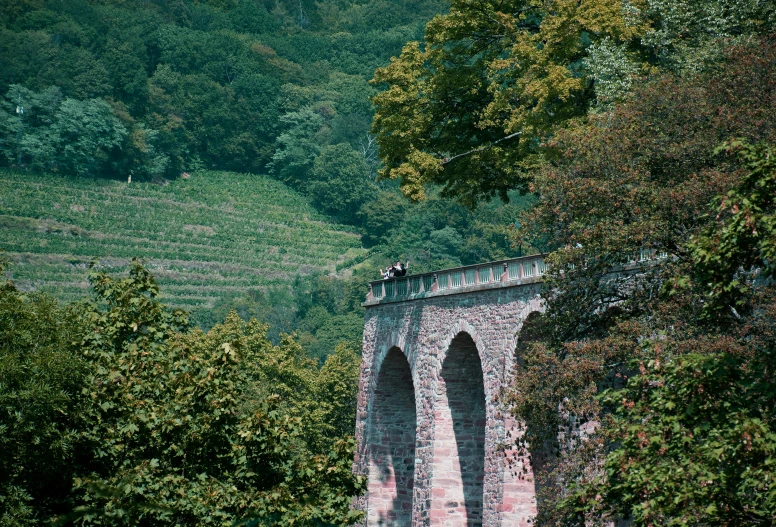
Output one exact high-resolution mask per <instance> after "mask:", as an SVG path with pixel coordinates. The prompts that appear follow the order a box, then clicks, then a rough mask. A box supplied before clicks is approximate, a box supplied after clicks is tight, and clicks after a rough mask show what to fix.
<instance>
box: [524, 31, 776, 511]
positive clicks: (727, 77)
mask: <svg viewBox="0 0 776 527" xmlns="http://www.w3.org/2000/svg"><path fill="white" fill-rule="evenodd" d="M774 56H776V47H775V46H774V41H773V39H772V38H762V39H755V40H753V41H752V42H748V43H744V44H741V45H736V46H732V47H731V48H729V49H727V50H726V51H725V53H724V59H723V60H721V61H720V62H718V63H717V64H716V66H715V67H714V68H713V70H712V71H710V72H708V73H702V74H688V75H684V76H681V77H677V76H675V75H670V74H665V75H661V76H658V77H657V78H654V79H652V80H651V82H648V83H646V84H643V85H639V86H637V87H635V88H634V92H633V96H632V97H629V98H627V100H625V101H624V102H622V103H620V104H617V105H616V106H615V107H613V108H612V109H611V110H610V111H607V112H602V113H600V114H599V115H597V116H595V117H592V118H590V122H589V123H588V124H585V125H578V126H574V127H569V128H568V129H566V130H563V131H559V132H558V133H557V134H556V135H555V137H554V139H553V140H552V141H550V142H549V143H548V146H549V150H548V154H549V155H548V159H549V160H550V161H551V162H550V163H548V165H547V166H546V167H545V168H544V169H543V170H541V171H539V172H538V173H537V175H536V178H535V180H534V183H533V189H534V190H535V191H536V193H537V202H536V206H535V207H534V208H533V209H532V210H530V211H529V212H528V213H527V214H526V215H525V216H524V218H523V221H524V225H526V227H524V228H523V229H522V232H523V233H524V234H525V235H527V236H528V238H529V239H534V240H546V241H549V243H550V247H551V248H552V249H554V252H553V254H552V255H551V256H550V258H549V259H550V261H551V262H552V263H553V266H552V268H551V269H552V271H551V274H550V275H549V277H548V282H547V288H548V291H552V293H551V294H550V296H549V301H548V306H547V307H548V309H547V312H546V314H545V315H544V316H543V317H540V319H539V320H538V323H537V327H536V328H535V329H534V331H535V332H536V333H537V334H538V335H539V337H538V339H537V340H536V341H534V342H528V343H527V344H526V345H525V346H523V347H521V348H520V349H519V350H518V353H519V355H520V358H521V362H522V364H523V369H522V370H521V374H520V375H518V376H516V379H515V391H514V393H513V403H514V410H515V412H516V413H517V414H518V415H520V416H522V417H524V418H525V419H527V420H528V423H529V426H528V428H527V436H526V437H527V438H528V443H529V444H532V445H547V447H548V448H547V449H545V450H544V451H538V452H536V453H535V455H536V456H537V459H543V463H544V464H543V467H544V469H545V470H546V471H547V472H546V473H544V474H543V475H540V479H541V480H542V481H543V483H544V485H543V487H542V492H543V499H542V501H541V505H542V506H541V508H540V514H539V517H538V521H539V523H540V524H542V525H590V524H599V523H606V522H607V521H612V520H613V519H616V518H618V517H619V518H626V519H630V520H632V521H633V522H634V524H635V525H734V524H758V522H764V523H769V522H772V519H773V515H774V514H775V513H776V508H775V506H776V505H775V503H774V501H773V498H772V496H773V485H772V484H771V483H770V479H769V478H772V468H771V463H772V455H773V454H772V453H773V451H774V449H775V448H776V441H774V437H775V436H774V435H773V417H772V416H771V415H770V414H769V413H768V411H767V410H766V409H767V408H769V407H770V406H771V405H772V404H773V393H772V389H771V387H770V383H769V381H763V382H760V379H763V380H764V379H768V378H769V376H770V375H771V369H772V368H773V342H772V335H771V329H770V328H772V327H775V326H776V319H774V318H773V316H774V311H773V298H774V297H773V291H772V289H773V286H772V283H770V282H769V281H768V278H767V277H770V276H772V272H773V270H772V261H771V259H769V257H767V256H765V255H767V254H770V251H771V250H772V247H773V243H774V242H773V240H774V237H773V233H772V232H771V229H772V225H771V222H772V216H773V212H774V209H773V207H774V201H773V195H774V194H773V188H774V187H773V174H774V168H773V161H772V156H773V153H772V147H768V146H765V145H766V144H771V145H772V144H774V142H775V141H776V127H775V126H774V121H773V119H770V118H769V117H767V116H768V114H769V112H770V110H769V109H770V108H772V107H773V105H774V102H775V101H774V99H773V97H774V96H773V94H774V90H773V80H774V79H775V78H776V75H774V65H775V64H776V62H775V61H774ZM732 137H741V138H746V140H745V141H744V142H742V141H741V140H736V141H733V142H728V139H730V138H732ZM751 143H754V144H756V145H758V146H750V144H751ZM722 144H726V145H727V151H726V149H722V148H720V145H722ZM528 225H530V228H529V227H528ZM535 243H538V241H535ZM639 255H644V256H649V257H651V258H652V259H651V260H648V261H642V262H640V263H639V264H638V265H637V268H635V269H634V270H633V271H634V272H633V273H628V274H621V275H619V276H617V277H615V276H613V275H612V272H613V271H616V270H618V269H621V268H622V265H623V264H627V263H629V262H632V261H633V259H634V258H635V257H638V256H639ZM607 390H608V391H607ZM602 391H603V392H605V395H604V396H599V394H600V393H601V392H602ZM559 410H560V411H559ZM591 422H593V423H595V424H594V425H591V424H590V423H591ZM738 463H741V465H739V464H738ZM750 475H751V478H750Z"/></svg>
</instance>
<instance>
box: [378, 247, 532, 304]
mask: <svg viewBox="0 0 776 527" xmlns="http://www.w3.org/2000/svg"><path fill="white" fill-rule="evenodd" d="M544 256H545V255H544V254H537V255H533V256H523V257H520V258H512V259H509V260H500V261H497V262H488V263H484V264H477V265H467V266H464V267H455V268H453V269H444V270H442V271H435V272H433V273H424V274H418V275H410V276H403V277H400V278H387V279H383V280H374V281H372V282H369V293H367V297H366V300H367V302H369V301H371V300H383V299H397V300H398V299H403V298H407V299H409V298H413V297H415V296H418V295H422V294H423V293H435V292H437V291H449V290H454V289H464V288H469V287H474V286H481V285H486V284H495V283H499V282H501V283H503V282H509V281H518V280H524V279H528V278H537V277H540V276H541V275H543V274H544V273H546V272H547V264H546V263H545V262H544Z"/></svg>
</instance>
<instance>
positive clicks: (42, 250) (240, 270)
mask: <svg viewBox="0 0 776 527" xmlns="http://www.w3.org/2000/svg"><path fill="white" fill-rule="evenodd" d="M0 249H3V250H5V254H6V256H7V257H8V258H9V259H10V261H11V266H10V269H9V270H8V275H9V277H11V278H12V279H13V280H14V281H15V282H16V283H17V285H18V286H19V287H21V288H24V289H37V290H44V291H48V292H50V293H52V294H53V295H54V296H56V297H57V298H60V299H62V300H65V301H70V300H73V299H76V298H79V297H81V296H83V295H84V294H85V293H86V291H87V287H88V281H87V275H88V268H89V263H90V262H91V261H92V260H93V259H99V266H100V267H101V268H103V269H106V270H108V271H111V272H114V271H115V272H119V271H125V270H126V265H127V263H128V261H129V260H130V259H131V258H132V257H134V256H138V257H142V258H145V259H146V261H147V264H148V266H149V268H150V269H152V271H153V272H154V274H155V275H156V277H157V278H158V279H159V282H160V284H161V286H162V294H163V296H164V300H165V302H166V303H168V304H169V305H171V306H175V307H183V308H185V309H189V310H193V309H202V308H208V307H212V306H213V305H214V303H215V302H216V301H217V300H218V299H219V298H220V297H221V296H222V295H224V294H228V293H229V292H236V291H241V292H246V291H249V290H255V289H265V288H267V287H268V286H274V285H282V284H286V283H288V282H289V281H290V280H291V279H292V278H293V277H294V276H295V275H297V274H306V273H310V272H312V271H314V270H330V271H334V269H335V266H336V265H337V264H338V263H342V262H344V261H346V260H350V259H353V258H354V257H356V256H358V255H360V254H361V253H362V252H364V250H363V249H362V248H361V241H360V237H359V236H358V234H356V233H355V232H354V230H353V228H352V227H348V226H343V225H333V224H331V223H329V222H328V221H327V219H326V217H324V216H321V215H320V214H319V213H317V212H316V211H315V210H314V209H313V208H312V207H311V206H310V205H309V203H308V202H307V201H306V200H305V198H303V197H302V196H300V195H299V194H297V193H296V192H294V191H292V190H290V189H289V188H287V187H286V186H284V185H283V184H281V183H279V182H277V181H274V180H272V179H270V178H268V177H265V176H257V175H250V174H235V173H224V172H199V173H195V174H192V175H191V178H190V179H185V180H184V179H179V180H177V181H174V182H171V183H170V184H169V185H164V186H163V185H157V184H153V183H135V182H133V183H131V184H127V183H126V182H117V181H108V180H92V179H72V178H63V177H59V176H53V175H35V174H29V173H21V172H10V171H2V170H0Z"/></svg>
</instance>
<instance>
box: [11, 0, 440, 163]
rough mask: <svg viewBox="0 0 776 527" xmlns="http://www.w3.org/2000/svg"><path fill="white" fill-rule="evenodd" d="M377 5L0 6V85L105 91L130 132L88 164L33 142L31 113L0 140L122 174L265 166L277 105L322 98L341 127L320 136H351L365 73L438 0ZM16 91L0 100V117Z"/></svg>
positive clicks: (249, 1) (356, 135)
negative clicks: (381, 9)
mask: <svg viewBox="0 0 776 527" xmlns="http://www.w3.org/2000/svg"><path fill="white" fill-rule="evenodd" d="M375 8H376V6H374V5H371V4H369V3H366V4H363V3H361V4H359V3H355V4H348V5H347V6H345V5H339V4H338V3H337V2H335V1H333V0H332V1H328V2H322V3H312V2H307V3H305V2H302V3H299V2H284V1H281V0H278V1H277V2H275V1H270V2H256V1H253V0H239V1H233V2H232V1H230V2H211V3H207V2H194V1H188V0H187V1H184V2H179V3H174V4H169V3H164V2H162V3H158V2H156V3H155V2H151V3H148V2H134V1H132V2H112V1H105V2H87V1H81V0H78V1H74V2H67V3H62V2H55V1H47V0H43V1H35V2H23V3H20V4H16V3H15V4H14V5H13V6H10V5H8V6H6V5H4V6H2V7H0V54H2V56H3V58H4V62H3V71H2V72H0V90H1V91H2V94H3V95H5V93H6V92H7V91H8V89H9V86H11V85H18V86H21V87H23V88H24V89H27V90H30V91H31V92H34V93H35V94H43V93H48V91H49V90H52V89H54V88H55V87H56V88H58V90H59V93H61V96H60V98H61V99H62V100H65V99H72V100H73V101H77V102H79V103H81V104H82V105H85V106H84V107H83V108H81V109H80V110H79V111H80V112H81V113H84V112H86V113H89V112H87V110H86V108H87V107H90V106H91V105H94V104H96V101H97V100H103V101H106V102H107V103H109V104H110V108H111V113H112V118H113V119H114V120H115V119H118V120H119V121H120V123H121V126H123V127H124V128H125V129H126V130H125V136H126V137H120V138H118V139H119V140H118V141H111V147H110V148H111V159H110V161H111V162H110V163H107V164H106V163H103V162H102V161H99V162H98V163H97V164H96V165H95V166H88V167H85V166H83V164H82V163H72V162H68V163H62V162H61V158H62V156H63V154H62V153H61V148H62V147H63V146H64V145H63V144H57V143H55V142H50V141H49V142H44V144H42V145H40V146H36V145H37V144H38V142H39V141H40V140H41V138H40V136H39V135H40V134H36V133H35V130H34V128H36V127H35V126H33V127H32V128H29V127H28V128H25V129H23V130H20V129H18V127H17V128H13V127H11V128H13V129H12V130H10V129H9V127H7V126H4V127H3V130H2V132H0V133H2V135H1V136H0V137H1V138H2V140H0V144H3V145H4V148H6V149H10V147H6V146H5V145H6V144H11V143H14V142H21V143H24V144H27V145H28V146H27V149H28V152H27V157H26V158H25V157H22V158H19V156H18V152H17V153H16V154H17V155H14V156H10V155H5V156H3V159H2V163H3V164H5V165H11V166H21V167H33V168H35V169H36V170H44V169H45V170H57V171H58V172H59V173H61V174H66V175H73V174H89V175H101V176H111V177H123V178H125V177H127V175H128V174H130V173H132V174H133V175H134V176H135V177H136V178H137V177H148V178H151V177H158V176H164V177H177V176H178V175H179V174H180V172H181V171H182V170H192V169H197V168H200V167H203V166H204V167H208V168H214V167H215V168H226V169H231V170H238V171H241V172H245V171H254V172H255V171H263V170H264V169H265V168H266V166H267V164H268V163H269V162H270V161H271V160H272V157H273V153H274V151H275V150H276V144H275V140H276V139H277V137H278V134H279V133H280V132H283V131H284V127H283V126H278V125H279V124H280V123H279V118H280V117H281V116H283V115H285V114H287V113H293V112H299V111H303V110H304V109H305V108H306V107H308V106H309V105H312V106H313V107H316V105H317V104H318V103H320V102H321V101H327V102H328V104H329V109H330V111H331V112H333V113H329V114H325V115H324V117H326V119H328V120H329V121H331V122H329V123H327V125H330V127H331V131H332V134H333V137H332V140H325V141H323V142H322V143H320V145H319V146H320V147H323V146H326V145H327V144H329V143H332V144H337V143H342V142H347V143H350V144H351V145H352V146H354V147H355V146H356V144H357V141H358V140H359V139H361V137H362V136H363V135H364V134H365V133H366V131H367V129H368V127H369V121H370V119H371V116H372V109H371V105H370V104H369V101H368V96H369V95H370V91H371V88H370V87H369V86H368V84H367V83H366V80H367V79H368V78H369V77H370V76H371V75H372V72H373V71H374V68H376V67H377V66H379V65H381V64H382V63H384V62H386V61H387V59H388V57H390V55H391V54H393V53H397V52H398V51H399V49H400V48H401V45H402V44H403V43H404V42H405V41H406V40H407V39H409V38H411V37H412V36H413V35H414V33H415V30H416V24H417V23H418V22H422V21H425V20H426V19H428V18H430V17H431V16H433V14H435V13H436V12H439V11H440V10H441V8H442V3H440V2H437V1H436V0H419V1H415V2H411V3H407V4H406V5H405V4H402V5H401V6H393V7H392V8H391V11H392V12H393V14H394V17H393V18H388V17H385V16H382V15H381V16H379V17H378V16H376V13H377V12H378V11H375ZM346 12H347V14H346ZM367 43H368V45H366V44H367ZM28 95H29V97H28V98H27V100H26V101H23V102H24V104H25V106H26V107H27V108H29V109H32V108H33V106H34V103H35V102H36V101H33V100H32V99H35V96H33V95H32V94H31V93H30V94H28ZM17 99H18V97H17V98H16V99H15V100H14V101H13V107H12V108H5V107H4V108H3V111H2V112H0V119H2V120H3V121H4V122H5V121H7V120H9V119H11V118H12V117H14V116H15V107H16V103H17ZM68 104H69V105H72V104H75V103H68ZM51 111H52V112H53V111H54V110H51ZM100 112H102V110H100ZM92 113H94V112H92ZM324 113H325V112H324ZM95 117H100V118H101V119H103V120H104V119H107V118H106V117H105V116H102V115H100V116H95ZM44 147H46V148H49V150H46V149H45V148H44ZM100 148H103V145H100ZM65 157H67V158H68V159H69V157H71V156H68V155H65Z"/></svg>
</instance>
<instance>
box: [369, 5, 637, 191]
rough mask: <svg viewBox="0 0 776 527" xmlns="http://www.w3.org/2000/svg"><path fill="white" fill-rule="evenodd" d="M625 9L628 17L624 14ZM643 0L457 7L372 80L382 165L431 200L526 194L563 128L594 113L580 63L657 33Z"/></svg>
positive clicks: (386, 174) (391, 175)
mask: <svg viewBox="0 0 776 527" xmlns="http://www.w3.org/2000/svg"><path fill="white" fill-rule="evenodd" d="M626 7H627V8H628V9H626ZM641 7H642V6H641V3H640V2H627V6H626V3H625V2H622V1H621V0H587V1H583V2H578V1H570V0H551V1H543V2H539V1H529V0H512V1H510V2H495V1H489V0H459V1H454V2H453V3H452V5H451V10H450V13H449V14H447V15H443V16H437V17H436V18H434V19H433V20H432V21H431V22H429V24H428V25H427V27H426V45H425V48H422V47H421V46H420V45H419V44H417V43H411V44H408V45H407V46H405V47H404V49H403V50H402V53H401V55H400V56H399V57H398V58H395V59H393V60H392V61H391V64H390V65H389V66H387V67H385V68H382V69H378V70H377V72H376V73H375V78H374V81H373V82H374V83H375V84H377V85H378V86H381V87H383V88H384V91H382V92H380V93H379V94H377V95H376V96H375V97H374V98H373V102H374V103H375V106H376V107H377V113H376V115H375V120H374V123H373V131H374V132H375V133H376V134H377V138H378V142H379V144H380V148H381V156H382V158H383V162H384V163H385V168H384V170H383V171H382V174H381V175H382V176H383V177H387V178H396V179H399V180H401V187H402V190H403V191H404V193H405V194H406V195H407V196H408V197H410V198H412V199H416V200H417V199H423V198H424V197H425V194H424V192H423V186H424V185H426V184H429V183H435V184H441V185H443V192H444V194H446V195H453V196H456V197H458V198H460V199H461V200H462V201H463V202H464V203H467V204H469V205H476V203H477V201H478V200H479V199H480V198H483V197H486V198H487V197H491V196H495V195H499V196H501V197H505V196H506V192H507V190H509V189H512V188H518V189H524V190H525V189H527V183H528V180H529V176H528V175H527V174H526V171H528V170H530V169H533V168H535V167H536V166H537V165H538V164H540V163H541V158H542V152H543V147H542V143H543V141H544V140H545V139H546V138H547V137H548V136H549V135H550V134H551V133H552V131H553V129H554V128H555V127H556V126H559V125H564V124H565V123H567V122H568V120H569V119H573V118H575V117H581V116H584V115H585V114H586V111H587V105H588V103H589V102H590V100H591V99H592V97H593V91H592V90H590V89H589V88H590V80H589V77H588V75H587V74H586V72H585V70H584V68H583V64H582V60H583V59H584V58H585V56H586V54H585V51H586V48H588V47H589V46H590V45H591V44H594V43H596V42H600V41H603V40H605V39H606V40H607V41H608V42H613V43H616V44H617V45H622V46H626V47H628V46H636V44H637V39H638V37H639V36H640V35H641V34H642V33H643V32H644V31H645V30H646V28H647V27H648V25H647V23H646V22H645V21H644V19H643V17H641V16H640V15H639V13H640V12H641V11H640V9H641Z"/></svg>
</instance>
